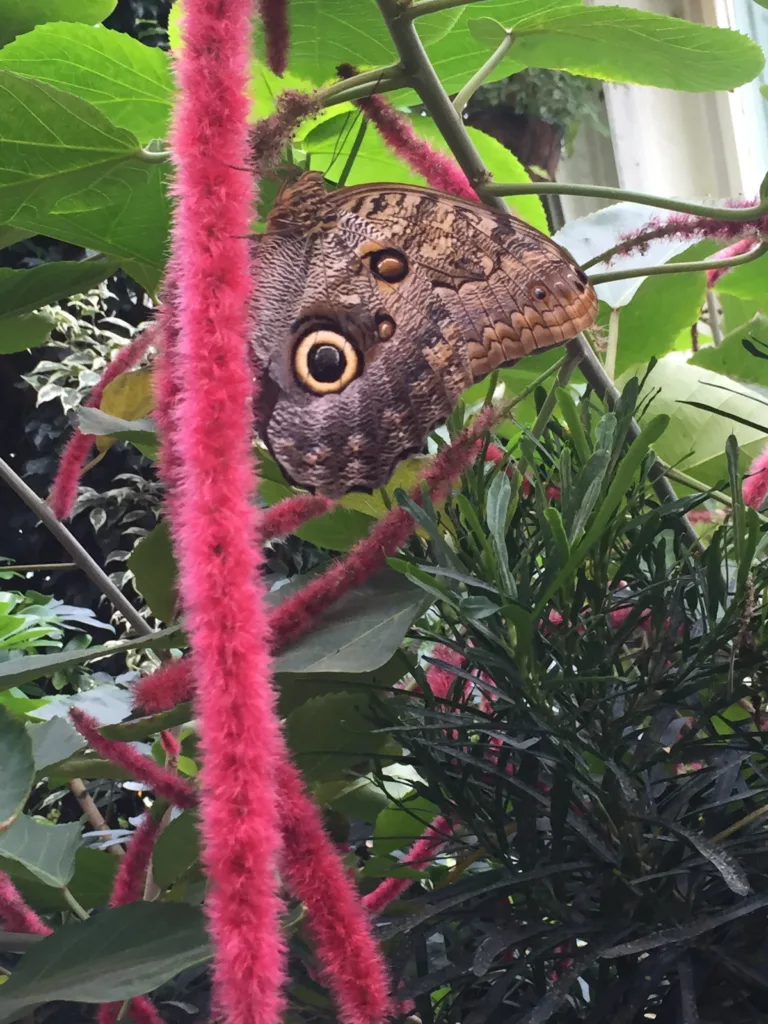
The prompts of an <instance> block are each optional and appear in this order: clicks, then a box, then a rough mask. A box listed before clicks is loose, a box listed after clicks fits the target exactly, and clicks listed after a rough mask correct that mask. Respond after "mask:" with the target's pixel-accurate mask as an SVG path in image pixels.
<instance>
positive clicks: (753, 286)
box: [715, 253, 768, 303]
mask: <svg viewBox="0 0 768 1024" xmlns="http://www.w3.org/2000/svg"><path fill="white" fill-rule="evenodd" d="M766 281H768V253H766V255H765V256H760V257H759V259H756V260H752V261H751V262H750V263H745V264H744V265H743V266H741V267H734V268H733V269H732V270H729V271H727V272H726V273H725V274H723V276H722V277H720V278H718V280H717V283H716V284H715V291H716V292H719V293H720V294H724V295H735V296H736V298H739V299H747V300H748V301H755V302H760V303H765V296H766V292H767V291H768V285H766Z"/></svg>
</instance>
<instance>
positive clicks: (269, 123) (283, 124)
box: [248, 89, 322, 175]
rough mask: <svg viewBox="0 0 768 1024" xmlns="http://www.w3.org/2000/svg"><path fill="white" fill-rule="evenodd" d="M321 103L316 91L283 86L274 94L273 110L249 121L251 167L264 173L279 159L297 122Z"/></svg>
mask: <svg viewBox="0 0 768 1024" xmlns="http://www.w3.org/2000/svg"><path fill="white" fill-rule="evenodd" d="M321 106H322V104H321V101H320V97H319V96H318V94H317V93H315V92H297V91H296V90H294V89H286V90H285V91H284V92H281V93H280V95H279V96H278V97H277V101H276V103H275V112H274V113H273V114H270V115H269V117H264V118H262V119H261V120H260V121H257V122H256V124H254V125H251V128H250V132H249V135H248V145H249V147H250V150H251V168H252V170H253V171H254V173H255V174H259V175H263V174H265V173H266V171H268V170H269V169H270V168H271V167H273V166H274V165H275V164H276V163H277V162H278V160H279V159H280V154H281V153H282V151H283V148H284V147H285V145H286V144H287V143H288V142H290V140H291V138H292V137H293V134H294V132H295V131H296V129H297V127H298V126H299V124H300V123H301V122H302V121H303V120H304V119H305V118H307V117H311V116H312V114H316V113H317V112H318V110H320V108H321Z"/></svg>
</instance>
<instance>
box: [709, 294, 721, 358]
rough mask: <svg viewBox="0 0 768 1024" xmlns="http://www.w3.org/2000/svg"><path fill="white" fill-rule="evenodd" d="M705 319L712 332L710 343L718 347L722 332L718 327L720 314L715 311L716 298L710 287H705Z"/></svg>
mask: <svg viewBox="0 0 768 1024" xmlns="http://www.w3.org/2000/svg"><path fill="white" fill-rule="evenodd" d="M707 320H708V322H709V330H710V332H711V334H712V344H713V345H714V346H715V348H719V347H720V345H722V343H723V332H722V331H721V329H720V314H719V313H718V311H717V300H716V299H715V296H714V294H713V292H712V289H711V288H708V289H707Z"/></svg>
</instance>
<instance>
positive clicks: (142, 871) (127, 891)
mask: <svg viewBox="0 0 768 1024" xmlns="http://www.w3.org/2000/svg"><path fill="white" fill-rule="evenodd" d="M160 824H161V819H160V818H158V819H157V820H155V818H154V816H153V815H152V813H151V812H150V811H147V812H146V813H145V815H144V817H143V818H142V819H141V821H140V822H139V825H138V828H137V829H136V831H135V832H134V833H133V835H132V836H131V839H130V841H129V843H128V845H127V847H126V850H125V855H124V856H123V857H121V859H120V864H119V866H118V869H117V874H116V875H115V881H114V883H113V885H112V894H111V895H110V897H109V905H110V907H122V906H124V905H125V904H126V903H135V902H136V901H137V900H140V899H141V898H142V896H143V894H144V882H145V880H146V877H147V869H148V868H149V862H150V860H151V859H152V850H153V849H154V846H155V840H156V839H157V837H158V835H159V834H160Z"/></svg>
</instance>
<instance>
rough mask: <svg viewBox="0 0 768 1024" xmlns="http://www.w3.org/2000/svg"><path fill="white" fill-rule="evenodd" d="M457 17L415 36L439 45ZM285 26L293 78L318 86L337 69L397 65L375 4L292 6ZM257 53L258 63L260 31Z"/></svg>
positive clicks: (364, 0)
mask: <svg viewBox="0 0 768 1024" xmlns="http://www.w3.org/2000/svg"><path fill="white" fill-rule="evenodd" d="M460 16H461V11H460V10H448V11H442V12H440V13H437V14H433V15H430V17H429V18H427V19H426V20H425V22H424V24H423V25H420V26H419V31H420V33H421V34H422V36H423V38H424V40H425V42H428V41H430V40H436V39H441V38H442V37H443V36H444V35H445V34H446V33H447V32H448V31H449V29H450V28H451V26H452V25H454V24H455V23H456V21H457V20H458V19H459V18H460ZM288 20H289V25H290V39H291V56H290V60H291V72H292V73H293V74H294V75H298V76H299V77H301V78H304V79H307V80H308V81H310V82H313V83H315V84H317V85H320V84H322V83H323V82H326V81H328V80H329V79H331V78H333V77H334V76H335V74H336V67H337V65H338V64H353V65H355V66H357V67H359V68H360V69H365V68H369V67H379V66H383V65H386V64H393V63H395V62H396V60H397V53H396V51H395V48H394V44H393V43H392V42H391V40H390V37H389V33H388V32H386V31H385V30H384V25H383V22H382V20H381V13H380V12H379V9H378V6H377V4H376V2H375V0H334V2H333V4H332V5H330V6H329V5H328V4H327V3H325V2H324V0H291V3H290V5H289V7H288ZM256 51H257V53H258V54H259V58H260V59H262V58H263V55H264V45H263V37H262V34H261V27H260V26H259V28H258V30H257V32H256Z"/></svg>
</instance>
